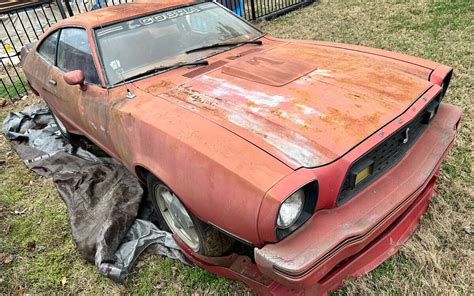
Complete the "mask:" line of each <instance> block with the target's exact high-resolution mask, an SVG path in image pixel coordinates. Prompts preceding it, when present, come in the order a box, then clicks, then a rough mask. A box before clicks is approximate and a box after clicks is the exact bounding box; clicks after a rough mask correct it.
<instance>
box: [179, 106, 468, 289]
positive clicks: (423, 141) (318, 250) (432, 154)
mask: <svg viewBox="0 0 474 296" xmlns="http://www.w3.org/2000/svg"><path fill="white" fill-rule="evenodd" d="M461 113H462V111H461V109H460V108H457V107H453V106H450V105H445V104H442V105H441V106H440V110H439V113H438V116H437V117H436V118H435V119H434V121H433V123H432V125H431V127H429V128H428V130H426V131H425V133H424V134H423V136H422V138H420V140H419V141H418V142H417V143H416V144H415V146H414V147H413V148H412V150H411V151H410V153H409V154H408V155H407V156H406V157H405V159H404V160H403V161H402V162H400V164H399V165H397V166H396V167H395V168H393V169H392V170H391V171H390V172H389V173H388V174H387V175H386V176H384V178H381V179H380V180H379V181H378V182H376V183H374V184H372V185H371V186H370V187H368V188H367V189H365V190H364V191H363V192H362V193H360V194H359V195H358V197H357V198H358V200H360V202H357V201H351V202H348V203H346V204H344V205H343V206H341V207H338V208H334V209H329V210H324V211H319V212H318V213H317V214H315V215H314V216H313V217H312V218H311V220H310V221H308V222H307V223H306V224H305V225H304V226H303V227H302V228H300V229H298V230H297V233H295V234H294V235H292V236H290V237H288V238H286V239H285V240H283V241H282V242H279V243H276V244H268V245H266V246H265V247H263V248H261V249H258V248H256V249H255V261H256V262H255V264H254V263H252V262H251V261H250V260H249V258H246V257H242V256H240V257H233V258H228V260H227V261H226V263H225V264H216V261H213V260H212V259H211V258H202V257H199V256H196V255H195V254H193V253H192V252H191V253H189V255H188V258H189V259H190V260H191V261H193V262H194V263H196V264H197V265H198V266H201V267H203V268H206V269H208V270H210V271H212V272H215V273H217V274H220V275H223V276H226V277H229V278H232V279H236V280H241V281H244V282H245V283H247V284H248V285H249V286H250V287H252V288H253V289H254V290H255V291H256V292H258V293H259V294H261V295H303V294H306V295H321V294H326V293H327V292H329V291H331V290H334V289H336V288H337V287H338V286H339V285H341V284H342V283H343V281H344V280H345V279H346V278H347V277H348V276H360V275H362V274H364V273H367V272H369V271H371V270H372V269H374V268H375V267H377V266H378V265H379V264H380V263H382V262H383V261H384V260H386V259H387V258H388V257H390V256H391V255H393V254H395V253H396V252H397V251H398V248H399V247H400V246H401V245H402V244H403V243H404V242H405V241H406V240H407V239H408V238H409V236H410V235H411V233H412V232H413V231H414V230H415V228H416V226H417V224H418V221H419V219H420V217H421V215H422V214H423V213H424V212H425V211H426V209H427V208H428V204H429V201H430V199H431V197H432V196H433V195H434V194H435V193H436V191H435V183H436V179H437V177H438V174H439V169H440V166H441V161H442V160H443V158H444V157H445V156H446V153H447V152H448V150H449V147H450V146H451V145H452V144H453V142H454V138H455V134H456V129H457V127H458V124H459V120H460V116H461ZM398 180H404V182H401V183H400V182H398ZM181 245H182V244H181ZM183 248H184V249H186V247H185V246H183ZM231 259H232V260H233V261H232V260H231ZM236 266H238V267H239V268H236ZM255 267H257V268H258V269H257V271H255ZM250 271H251V272H250ZM252 272H254V273H255V274H253V273H252ZM248 273H250V276H249V275H248Z"/></svg>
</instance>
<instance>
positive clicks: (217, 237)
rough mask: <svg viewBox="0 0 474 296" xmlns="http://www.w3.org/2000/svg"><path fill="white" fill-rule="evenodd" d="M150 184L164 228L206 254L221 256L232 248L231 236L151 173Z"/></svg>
mask: <svg viewBox="0 0 474 296" xmlns="http://www.w3.org/2000/svg"><path fill="white" fill-rule="evenodd" d="M147 184H148V192H149V194H150V196H151V200H152V202H153V205H154V207H155V210H156V213H157V216H158V221H159V224H160V225H159V226H160V228H161V229H162V230H166V231H171V232H172V233H174V234H176V235H177V236H178V237H179V238H180V239H181V240H182V241H183V242H184V243H185V244H186V245H187V246H189V248H191V249H192V250H193V251H194V252H197V253H199V254H202V255H204V256H214V257H217V256H222V255H224V254H225V253H227V252H228V251H229V250H230V249H231V248H232V246H233V244H234V240H233V239H232V238H230V237H228V236H226V235H225V234H223V233H221V232H220V231H219V230H217V229H216V228H214V227H213V226H211V225H208V224H206V223H204V222H202V221H201V220H199V219H198V218H197V217H196V216H194V215H193V214H192V213H191V212H190V211H189V210H188V209H186V207H185V206H184V205H183V203H182V202H181V201H180V200H179V198H178V197H177V196H176V195H175V194H174V193H173V192H172V191H171V190H170V188H168V186H166V185H165V184H163V183H162V182H160V181H159V180H158V179H157V178H156V177H154V176H153V175H151V174H150V175H148V177H147Z"/></svg>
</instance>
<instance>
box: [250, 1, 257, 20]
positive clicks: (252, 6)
mask: <svg viewBox="0 0 474 296" xmlns="http://www.w3.org/2000/svg"><path fill="white" fill-rule="evenodd" d="M250 10H251V12H252V21H254V20H256V19H257V15H256V12H255V0H250Z"/></svg>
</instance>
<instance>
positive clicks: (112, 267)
mask: <svg viewBox="0 0 474 296" xmlns="http://www.w3.org/2000/svg"><path fill="white" fill-rule="evenodd" d="M3 133H4V134H5V136H6V137H7V138H8V139H10V140H12V143H13V146H14V148H15V150H16V151H17V153H18V155H19V156H20V157H21V158H22V159H23V161H24V162H25V164H26V165H27V166H28V168H29V169H31V170H33V171H34V172H36V173H38V174H39V175H41V176H44V177H51V178H53V181H54V183H55V184H56V187H57V189H58V191H59V195H60V196H61V198H62V199H63V201H64V202H65V203H66V205H67V208H68V215H69V222H70V224H71V229H72V235H73V238H74V241H75V242H76V245H77V248H78V250H79V252H80V253H81V255H82V256H83V257H84V258H85V259H86V260H88V261H90V262H94V263H95V265H96V267H97V269H98V270H99V272H100V273H102V274H104V275H106V276H108V277H110V278H111V279H113V280H115V281H123V280H124V279H125V277H126V276H127V275H128V273H129V271H130V269H131V268H132V266H133V264H134V262H135V260H136V259H137V257H138V256H139V255H140V254H141V253H142V252H143V251H144V250H145V249H146V248H147V247H149V246H151V247H150V248H149V250H151V251H152V252H153V253H155V254H158V255H164V256H168V257H171V258H174V259H178V260H180V261H181V262H183V263H186V260H185V258H184V257H183V255H182V253H181V250H180V249H179V247H178V245H177V244H176V242H175V241H174V239H173V237H172V236H171V234H170V233H168V232H165V231H162V230H160V229H158V228H157V227H156V226H155V225H154V224H153V223H151V222H150V221H148V220H150V219H152V217H153V216H152V214H153V211H152V210H151V207H150V206H149V204H150V201H149V200H147V198H144V200H143V201H142V196H143V195H144V192H143V188H142V186H141V185H140V183H139V181H138V180H137V179H136V178H135V177H134V176H133V175H131V174H130V172H129V171H128V170H127V169H125V168H124V167H123V166H122V165H120V164H119V163H118V162H117V161H115V160H114V159H112V158H110V157H108V156H107V155H106V154H105V153H104V152H103V151H101V150H100V149H99V148H98V147H97V146H94V145H93V144H91V143H90V142H88V141H86V140H85V139H82V140H80V141H77V143H76V142H71V143H70V142H68V141H65V140H64V138H63V137H62V136H61V135H60V133H59V131H58V129H57V126H56V124H55V123H54V120H53V118H52V116H51V114H50V113H49V110H48V108H47V106H45V105H35V106H31V107H28V108H26V109H25V110H23V111H22V112H13V113H10V114H9V115H8V117H7V118H6V119H5V121H4V122H3ZM140 206H141V208H140ZM139 218H140V219H139Z"/></svg>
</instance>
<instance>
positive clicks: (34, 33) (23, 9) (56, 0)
mask: <svg viewBox="0 0 474 296" xmlns="http://www.w3.org/2000/svg"><path fill="white" fill-rule="evenodd" d="M157 1H159V0H157ZM217 1H218V2H219V3H221V4H222V5H223V6H225V7H227V8H229V9H230V10H232V11H233V12H234V13H236V14H237V15H240V16H241V17H243V18H245V19H247V20H250V21H258V20H261V19H270V18H274V17H278V16H280V15H282V14H285V13H288V12H289V11H291V10H294V9H297V8H300V7H302V6H305V5H308V4H310V3H312V2H314V0H217ZM128 2H133V0H2V2H0V98H9V99H10V100H15V99H18V98H21V97H23V96H24V95H27V94H28V86H27V81H26V79H25V78H24V76H23V74H22V71H21V69H20V67H19V63H20V51H21V48H22V47H23V46H24V45H26V44H29V43H32V42H34V41H36V40H38V38H39V37H40V36H41V35H42V34H43V33H44V32H45V31H46V30H47V29H48V28H49V27H50V26H52V25H53V24H55V23H57V22H58V21H59V20H61V19H64V18H67V17H70V16H73V15H76V14H79V13H83V12H87V11H91V10H94V9H99V8H102V7H107V6H111V5H119V4H123V3H128Z"/></svg>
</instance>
